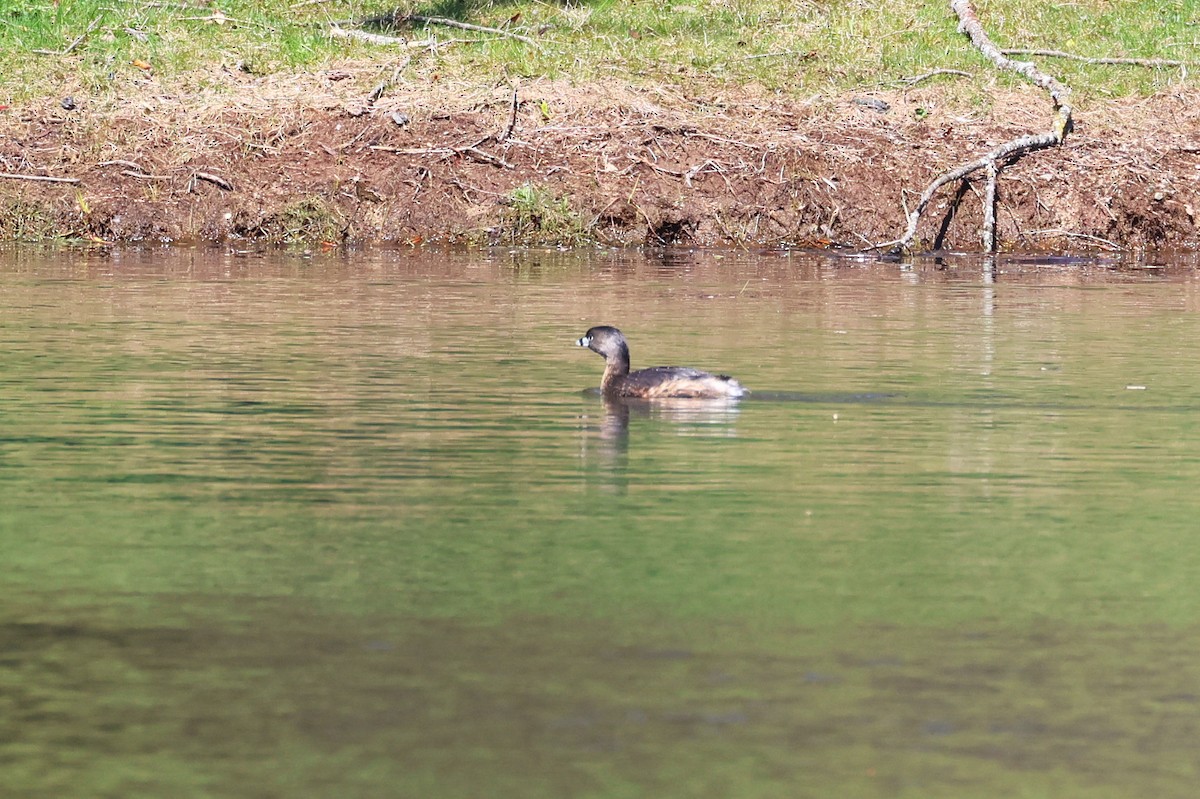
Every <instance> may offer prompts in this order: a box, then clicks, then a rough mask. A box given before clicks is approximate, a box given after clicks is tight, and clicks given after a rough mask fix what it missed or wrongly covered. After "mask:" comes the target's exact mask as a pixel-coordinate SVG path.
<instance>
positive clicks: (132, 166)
mask: <svg viewBox="0 0 1200 799" xmlns="http://www.w3.org/2000/svg"><path fill="white" fill-rule="evenodd" d="M96 166H98V167H100V166H123V167H125V168H126V169H132V170H133V171H135V172H145V171H146V170H144V169H142V167H141V165H140V164H138V163H137V162H136V161H126V160H124V159H122V158H116V159H114V160H112V161H101V162H100V163H98V164H96Z"/></svg>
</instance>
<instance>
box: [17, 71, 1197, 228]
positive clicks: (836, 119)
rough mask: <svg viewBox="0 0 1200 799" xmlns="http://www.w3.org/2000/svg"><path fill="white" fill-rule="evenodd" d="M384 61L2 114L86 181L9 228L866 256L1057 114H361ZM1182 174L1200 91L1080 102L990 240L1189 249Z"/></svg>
mask: <svg viewBox="0 0 1200 799" xmlns="http://www.w3.org/2000/svg"><path fill="white" fill-rule="evenodd" d="M378 74H379V72H378V70H377V69H375V68H371V67H369V66H363V67H361V68H355V67H352V66H350V67H344V68H338V69H330V70H325V71H323V72H320V73H317V74H314V75H309V76H305V77H304V78H303V79H299V78H296V77H294V76H293V77H292V78H291V82H290V83H283V82H280V83H278V84H275V83H271V82H270V81H269V80H264V79H256V78H252V77H250V76H239V75H230V74H224V73H223V74H221V75H219V76H216V77H215V78H214V80H213V81H211V83H212V85H214V86H215V88H210V89H205V90H187V89H182V88H177V87H176V88H172V87H169V86H162V85H159V84H157V83H156V82H155V81H154V80H153V79H148V80H147V81H146V82H145V84H144V85H143V86H141V87H139V88H138V89H137V91H134V92H132V93H131V94H130V95H129V96H126V97H124V98H123V99H121V100H120V101H112V102H103V103H102V102H101V101H96V102H95V103H90V102H89V100H88V98H87V97H86V96H79V95H77V96H75V97H74V100H75V105H76V107H75V108H74V109H72V110H65V109H64V108H63V107H62V106H63V103H61V102H60V100H61V98H54V99H52V100H51V99H47V100H46V101H45V102H44V103H41V104H36V105H30V106H26V107H21V108H11V109H7V110H4V111H0V171H3V172H6V173H21V174H28V175H48V176H57V177H73V178H77V179H78V180H79V183H78V184H64V183H44V182H35V181H26V180H16V179H3V180H0V237H3V238H21V237H31V236H55V235H58V236H71V237H82V238H88V239H92V240H96V241H101V240H102V241H108V242H138V241H155V242H158V241H162V242H180V241H184V242H195V241H257V242H263V241H272V242H278V241H285V240H299V241H306V242H309V243H313V242H317V241H321V242H329V243H334V244H340V243H364V242H394V243H402V244H411V245H415V244H420V243H433V242H470V243H505V242H520V243H529V242H535V241H541V242H544V243H573V242H578V241H579V240H581V238H584V239H587V238H590V239H595V240H598V241H600V242H603V243H612V244H651V245H658V244H686V245H693V246H722V245H739V246H748V245H756V246H757V245H762V246H799V247H814V246H815V247H829V246H839V247H850V248H855V249H862V248H865V247H867V246H868V245H872V244H875V243H878V242H884V241H889V240H893V239H895V238H897V237H898V236H899V235H900V233H901V232H902V231H903V228H904V213H905V211H904V209H905V207H906V206H911V205H912V204H914V203H915V202H916V198H917V196H918V195H919V194H920V192H921V191H922V190H923V189H924V188H925V186H926V185H928V183H929V181H931V180H932V179H933V178H934V177H935V176H936V175H938V174H939V173H940V172H942V171H944V170H946V169H949V168H952V167H954V166H957V165H959V164H961V163H964V162H966V161H968V160H972V159H974V158H976V157H978V156H979V155H981V154H982V153H984V152H986V151H987V150H989V149H991V148H992V147H993V146H995V145H996V144H999V143H1000V142H1002V141H1006V140H1008V139H1011V138H1014V137H1017V136H1022V135H1025V134H1028V133H1031V132H1041V131H1042V130H1044V129H1046V128H1047V127H1048V125H1049V124H1050V118H1051V110H1050V108H1049V106H1048V101H1047V99H1046V98H1045V96H1044V94H1041V93H1040V92H1039V91H1038V90H1036V89H1032V88H1031V89H1029V90H1016V91H1008V92H1006V93H1003V94H997V95H994V96H993V97H992V101H991V103H990V105H989V106H988V107H987V108H980V107H978V106H974V107H962V106H961V104H960V105H959V107H956V106H955V103H954V102H953V101H952V99H951V96H950V93H948V92H947V90H946V89H945V87H926V88H920V89H910V90H907V91H895V92H873V93H870V94H852V95H846V96H838V97H821V98H813V99H811V100H808V101H793V100H788V99H785V98H782V97H779V96H775V95H770V94H768V93H766V92H761V91H756V90H755V89H754V88H753V87H751V88H745V89H738V90H736V91H733V90H730V91H726V92H724V93H716V92H708V93H706V94H705V95H704V96H685V94H683V93H682V92H680V91H678V90H667V89H657V90H637V89H632V88H628V87H614V86H599V85H590V86H574V85H567V84H565V83H550V82H545V81H538V82H531V83H527V84H524V85H521V86H519V87H518V88H517V98H518V102H517V104H516V107H515V113H514V106H513V102H512V98H513V94H512V92H513V90H512V88H511V86H510V85H509V84H507V83H503V84H502V85H500V86H498V87H495V88H493V87H487V88H478V87H470V86H463V85H447V84H445V83H443V82H439V81H436V80H434V81H430V82H428V83H427V84H426V85H423V86H413V85H405V86H402V87H391V88H389V89H388V90H386V91H385V92H384V93H383V95H382V97H380V98H379V99H378V100H376V101H374V102H372V101H371V99H370V95H371V91H372V89H373V88H374V84H375V83H377V76H378ZM68 105H69V104H68ZM527 185H528V186H530V187H532V188H530V189H525V190H523V191H517V190H518V189H520V188H521V187H523V186H527ZM1198 188H1200V92H1198V91H1194V90H1180V91H1179V92H1176V93H1173V94H1169V95H1159V96H1155V97H1152V98H1149V99H1143V100H1137V101H1129V100H1126V101H1111V102H1105V103H1091V104H1089V105H1088V106H1087V107H1083V108H1077V111H1076V126H1075V129H1074V131H1073V132H1072V133H1071V135H1070V136H1069V137H1068V138H1067V141H1066V143H1065V144H1064V145H1063V146H1061V147H1058V148H1055V149H1053V150H1045V151H1041V152H1038V153H1034V154H1031V155H1028V156H1026V157H1024V158H1022V159H1020V160H1019V161H1017V162H1016V163H1013V164H1010V165H1008V166H1006V167H1005V168H1004V169H1003V171H1002V172H1001V179H1000V185H999V199H998V214H997V219H998V232H999V237H1000V241H1001V243H1002V246H1003V247H1004V248H1005V249H1010V250H1012V249H1016V250H1051V249H1053V250H1064V249H1065V250H1088V249H1132V250H1141V249H1162V248H1170V249H1180V248H1196V247H1198V246H1200V231H1198V229H1197V219H1196V209H1198V208H1200V197H1197V192H1198ZM980 196H981V189H980V186H979V185H967V186H964V187H962V188H961V189H960V190H958V191H957V192H956V191H955V189H954V188H953V187H947V188H946V189H943V190H942V193H941V194H940V195H939V197H938V198H937V199H936V200H935V202H934V204H933V205H932V206H931V208H930V211H929V213H928V214H927V215H926V217H925V218H924V220H923V222H922V224H921V227H920V232H919V242H920V246H921V248H922V249H925V248H937V249H942V248H945V249H964V250H977V249H978V248H979V225H980V221H981V203H980ZM564 211H569V213H564Z"/></svg>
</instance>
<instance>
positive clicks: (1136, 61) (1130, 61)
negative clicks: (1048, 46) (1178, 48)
mask: <svg viewBox="0 0 1200 799" xmlns="http://www.w3.org/2000/svg"><path fill="white" fill-rule="evenodd" d="M1000 52H1001V53H1004V54H1005V55H1036V56H1044V57H1046V58H1069V59H1071V60H1072V61H1082V62H1083V63H1085V64H1120V65H1126V66H1134V67H1190V66H1196V65H1197V64H1200V61H1175V60H1173V59H1170V58H1092V57H1091V56H1086V55H1075V54H1074V53H1067V52H1064V51H1062V50H1012V49H1004V50H1001V51H1000Z"/></svg>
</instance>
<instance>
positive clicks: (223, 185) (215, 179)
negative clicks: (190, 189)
mask: <svg viewBox="0 0 1200 799" xmlns="http://www.w3.org/2000/svg"><path fill="white" fill-rule="evenodd" d="M197 180H204V181H207V182H209V183H211V184H213V185H214V186H216V187H217V188H220V189H224V190H225V191H233V184H232V183H230V182H229V181H228V180H226V179H225V178H223V177H221V176H220V175H214V174H212V173H211V172H193V173H192V182H193V183H195V181H197Z"/></svg>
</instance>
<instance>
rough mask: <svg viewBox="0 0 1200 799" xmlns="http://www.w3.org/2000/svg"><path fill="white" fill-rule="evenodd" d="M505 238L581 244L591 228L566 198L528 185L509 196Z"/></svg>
mask: <svg viewBox="0 0 1200 799" xmlns="http://www.w3.org/2000/svg"><path fill="white" fill-rule="evenodd" d="M507 211H508V212H507V213H506V214H505V225H504V230H503V235H504V238H505V239H506V240H507V241H508V243H512V244H547V243H549V244H563V245H574V244H581V243H583V242H584V241H585V240H586V239H587V229H586V226H585V225H584V224H583V220H582V219H580V217H579V215H578V214H576V213H575V212H574V211H573V210H572V209H571V204H570V203H569V202H568V201H567V200H566V198H563V197H559V196H556V195H555V194H554V193H553V192H552V191H551V190H550V189H547V188H545V187H544V186H537V185H534V184H532V183H526V184H523V185H521V186H518V187H517V188H516V189H514V190H513V191H512V193H511V194H510V195H509V197H508V204H507Z"/></svg>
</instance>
